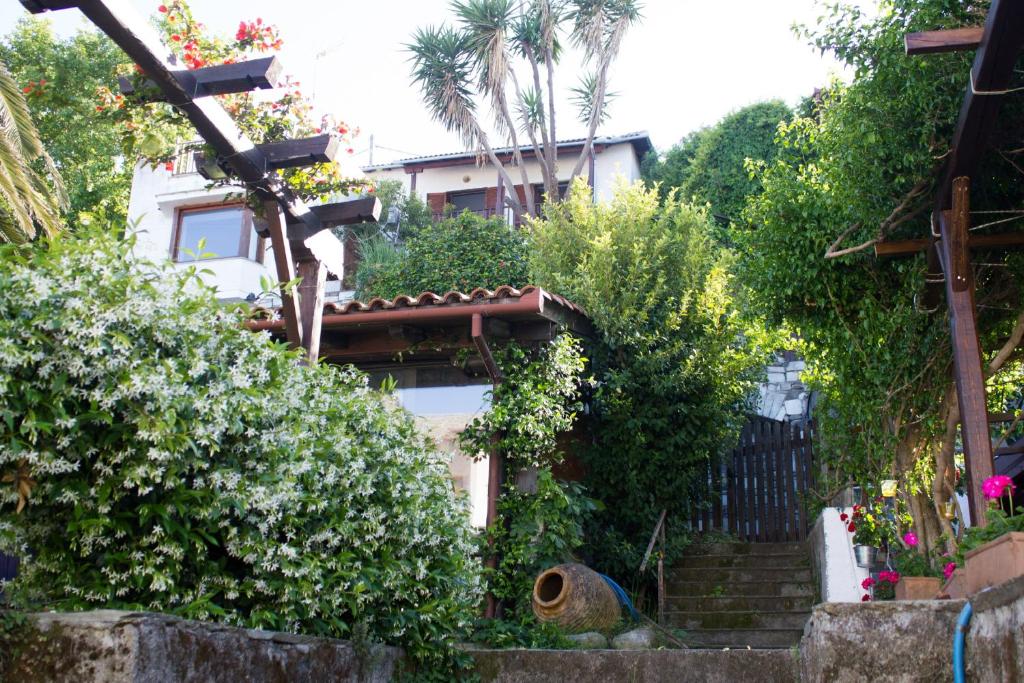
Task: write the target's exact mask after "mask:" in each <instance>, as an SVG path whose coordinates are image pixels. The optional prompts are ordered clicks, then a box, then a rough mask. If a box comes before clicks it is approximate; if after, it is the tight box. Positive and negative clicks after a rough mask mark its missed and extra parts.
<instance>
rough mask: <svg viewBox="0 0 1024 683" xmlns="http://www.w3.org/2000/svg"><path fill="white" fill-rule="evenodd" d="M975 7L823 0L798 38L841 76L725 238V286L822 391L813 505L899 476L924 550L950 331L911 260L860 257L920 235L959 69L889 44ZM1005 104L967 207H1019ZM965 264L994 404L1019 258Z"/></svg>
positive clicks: (949, 478) (973, 15)
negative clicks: (735, 282) (728, 240)
mask: <svg viewBox="0 0 1024 683" xmlns="http://www.w3.org/2000/svg"><path fill="white" fill-rule="evenodd" d="M983 12H984V7H982V6H980V5H978V4H974V3H967V4H964V3H949V2H945V1H944V0H927V1H925V2H920V1H916V0H915V1H913V2H912V1H910V0H888V1H887V2H884V3H882V7H881V9H880V12H879V13H878V15H877V16H872V17H865V16H864V15H863V14H862V13H861V11H860V10H859V9H858V8H857V7H854V6H846V5H839V6H835V7H831V8H830V9H829V11H828V13H827V14H826V15H825V16H824V17H823V19H822V23H821V24H820V25H819V26H818V28H817V29H816V31H815V32H814V33H813V34H811V37H812V39H813V41H814V43H815V45H816V46H817V47H818V48H820V49H822V50H826V51H831V52H832V53H834V54H835V55H836V56H837V57H838V58H839V59H840V60H841V61H843V62H845V63H846V64H848V65H849V66H850V67H851V69H852V70H853V71H854V73H855V78H854V80H853V82H852V83H850V84H849V85H842V84H839V83H836V84H833V85H832V86H831V87H830V88H829V89H828V90H827V91H825V92H824V93H822V94H821V96H820V98H819V102H818V105H817V107H816V109H815V111H814V112H813V115H812V116H805V117H800V118H797V119H795V120H794V121H792V122H791V123H789V124H786V125H785V126H783V127H782V129H781V131H780V152H779V156H778V157H777V158H776V160H775V161H774V162H771V163H763V164H758V165H756V166H755V169H756V171H757V174H758V179H759V181H760V183H761V184H762V185H763V188H764V191H763V192H762V193H761V194H756V195H753V196H752V197H751V198H750V200H749V204H748V206H747V209H746V212H745V214H744V219H745V220H744V221H743V222H742V223H741V224H740V226H738V228H737V229H736V230H735V231H734V233H733V234H734V237H735V239H736V240H737V241H738V243H739V244H740V258H739V261H738V267H737V272H738V276H739V278H740V279H741V280H742V281H743V282H744V283H745V284H746V285H747V286H748V288H749V290H750V291H751V292H752V302H753V304H754V306H755V307H756V309H757V310H759V311H761V312H763V313H764V314H765V315H767V316H768V317H769V319H770V320H771V321H787V322H788V323H789V324H790V325H792V326H793V327H794V328H795V329H796V330H797V331H798V332H799V334H800V335H801V337H802V339H803V340H804V342H805V347H804V353H805V355H806V357H807V359H808V361H809V363H810V375H811V377H810V379H811V381H812V382H813V383H814V384H815V386H816V387H817V388H818V389H819V390H820V391H821V395H822V401H821V403H820V405H819V410H818V416H819V419H820V422H821V429H822V433H823V441H824V443H825V448H824V449H822V450H821V451H820V452H821V453H822V457H823V458H824V459H825V461H826V465H827V468H826V472H825V475H824V485H825V489H826V491H824V492H823V493H824V496H823V497H824V498H825V499H827V498H828V497H829V495H830V493H831V492H832V491H834V490H836V489H838V488H841V487H843V486H845V485H848V484H850V483H860V484H863V485H868V484H871V483H873V482H877V481H878V480H879V479H881V478H891V477H894V478H897V479H899V480H900V482H901V492H902V495H903V496H904V498H905V500H906V502H907V506H908V510H909V511H910V513H911V515H912V516H913V518H914V523H915V525H916V527H917V528H916V531H917V535H918V537H919V538H920V539H921V541H922V543H921V546H920V548H919V551H920V552H923V553H927V552H930V550H931V549H932V548H934V547H936V545H937V544H939V543H940V540H939V539H940V537H941V536H943V535H945V536H946V537H947V538H948V539H950V541H951V542H952V538H953V533H952V529H951V527H950V525H949V523H948V522H947V521H946V520H945V518H944V516H943V515H942V505H943V504H944V503H945V502H946V501H947V500H949V498H950V496H951V495H952V492H953V488H954V486H955V479H956V476H955V475H956V468H955V463H954V451H955V447H956V442H957V424H958V421H959V413H958V408H957V405H956V395H955V392H954V391H953V386H952V381H951V370H952V368H951V353H950V348H949V340H948V336H949V327H948V323H947V321H946V320H945V316H944V315H943V314H942V312H941V310H942V309H939V312H931V311H928V310H924V308H923V305H922V304H923V302H922V299H921V293H922V288H923V286H924V274H925V272H926V264H925V258H924V256H923V255H922V256H918V257H916V258H911V259H904V260H879V259H876V258H874V257H873V255H872V254H871V253H870V252H869V251H867V250H868V249H870V247H871V246H873V245H874V244H875V243H876V242H878V241H879V240H882V239H885V238H890V237H892V238H901V237H923V236H927V235H928V234H930V230H931V226H930V221H929V214H930V211H931V207H932V197H933V194H934V188H935V185H936V183H937V171H938V170H939V168H940V166H941V160H942V159H943V158H944V157H945V156H946V154H947V153H948V152H949V141H950V139H951V136H952V133H953V130H954V126H955V122H956V119H957V113H958V110H959V106H960V103H961V100H962V97H963V91H964V83H965V80H966V78H967V73H968V70H969V68H970V59H969V57H967V56H964V55H958V54H947V55H933V56H929V57H926V58H908V57H906V56H905V54H904V52H903V36H904V35H905V34H906V33H907V32H909V31H919V30H930V29H936V28H951V27H957V26H964V25H977V24H979V23H981V19H982V15H983ZM1007 105H1008V107H1007V108H1004V110H1003V121H1004V122H1005V123H1004V125H1006V126H1008V128H1007V129H1004V131H1003V132H1002V134H1001V135H1002V136H1003V137H1001V138H999V139H997V141H996V145H997V149H996V150H995V151H994V152H993V153H991V154H990V155H989V156H988V157H987V159H986V160H985V162H984V164H983V166H982V168H981V170H980V171H979V173H978V174H977V176H976V177H975V178H973V179H972V188H973V191H972V205H973V207H974V208H975V209H977V210H981V211H985V210H1005V209H1007V208H1013V207H1018V206H1020V205H1021V203H1022V200H1024V193H1022V191H1021V183H1020V176H1019V175H1018V174H1017V171H1015V170H1014V169H1013V166H1012V158H1013V154H1020V150H1019V149H1018V150H1015V151H1014V150H1010V149H1008V148H1003V149H998V148H999V147H1001V146H1002V145H1001V140H1012V139H1017V140H1019V139H1020V133H1021V128H1020V121H1021V120H1022V119H1021V117H1020V114H1021V106H1020V104H1019V103H1009V102H1008V103H1007ZM1014 146H1015V147H1019V145H1014ZM1008 159H1009V162H1008V161H1007V160H1008ZM981 215H983V214H981ZM745 225H749V226H751V227H750V229H747V228H746V227H745ZM974 253H975V255H976V261H977V263H976V264H975V276H976V280H977V285H978V291H977V300H978V304H979V313H978V324H979V331H980V335H981V341H982V347H983V349H984V350H985V356H986V358H985V360H986V363H987V366H988V372H989V374H990V377H989V388H990V390H993V391H992V392H991V393H990V397H991V399H992V400H993V402H994V404H996V403H998V402H999V401H1000V400H1002V399H1003V398H1005V397H1007V396H1008V395H1009V394H1010V393H1012V386H1013V384H1014V382H1015V381H1018V383H1017V384H1016V386H1017V387H1019V376H1020V374H1019V369H1020V368H1019V360H1018V357H1017V355H1016V353H1015V352H1014V350H1013V347H1014V346H1015V345H1016V342H1015V341H1013V339H1014V337H1015V335H1016V334H1017V333H1019V332H1024V317H1021V316H1020V315H1019V312H1020V308H1021V304H1020V301H1021V286H1020V285H1021V282H1022V280H1021V276H1022V275H1024V270H1022V269H1024V262H1022V260H1021V259H1020V258H1019V256H1016V255H1013V256H1009V257H1005V255H1000V254H986V253H985V252H978V251H975V252H974ZM1004 257H1005V260H1003V259H1004ZM993 263H995V264H997V265H995V266H992V265H989V264H993ZM1017 338H1019V336H1018V337H1017ZM1007 339H1010V340H1011V343H1009V345H1007V344H1006V340H1007ZM1008 381H1009V384H1007V382H1008ZM993 407H996V405H993Z"/></svg>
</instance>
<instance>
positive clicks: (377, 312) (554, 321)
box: [247, 285, 591, 365]
mask: <svg viewBox="0 0 1024 683" xmlns="http://www.w3.org/2000/svg"><path fill="white" fill-rule="evenodd" d="M257 312H258V313H260V314H262V315H263V316H264V319H262V320H251V321H249V322H248V323H247V325H248V327H249V328H250V329H252V330H257V331H258V330H269V331H270V332H271V333H273V334H277V335H283V334H284V320H283V319H282V318H281V310H280V309H279V308H275V309H257ZM323 312H324V315H323V322H322V336H321V346H320V348H321V356H322V357H324V358H325V359H328V360H332V361H334V362H350V363H355V364H357V365H367V364H375V363H387V362H389V361H393V360H395V359H396V358H403V359H404V360H405V362H414V361H416V360H424V361H427V360H432V359H437V358H445V357H448V356H450V355H451V354H452V353H453V352H454V351H457V350H458V349H461V348H471V347H472V340H471V339H470V325H471V322H472V319H473V316H475V315H480V316H481V317H482V318H483V320H484V321H485V322H486V323H487V328H488V330H489V332H490V334H492V335H493V336H495V337H496V338H505V339H513V340H516V341H519V342H532V341H542V340H545V339H551V338H553V337H554V335H555V334H557V332H558V330H559V329H563V328H564V329H568V330H570V331H572V332H575V333H577V334H582V335H589V334H590V333H591V325H590V320H589V319H588V318H587V315H586V313H585V312H584V311H583V309H582V308H580V307H579V306H577V305H576V304H574V303H573V302H571V301H569V300H568V299H566V298H565V297H563V296H559V295H557V294H552V293H551V292H547V291H545V290H543V289H541V288H540V287H535V286H533V285H529V286H526V287H523V288H521V289H516V288H515V287H510V286H503V287H498V288H497V289H495V290H489V289H483V288H477V289H474V290H473V291H471V292H469V293H468V294H465V293H463V292H456V291H452V292H448V293H446V294H444V295H438V294H435V293H433V292H422V293H420V294H419V295H417V296H405V295H403V296H397V297H395V298H393V299H382V298H374V299H371V300H369V301H367V302H361V301H349V302H344V303H333V302H332V303H327V304H325V305H324V309H323Z"/></svg>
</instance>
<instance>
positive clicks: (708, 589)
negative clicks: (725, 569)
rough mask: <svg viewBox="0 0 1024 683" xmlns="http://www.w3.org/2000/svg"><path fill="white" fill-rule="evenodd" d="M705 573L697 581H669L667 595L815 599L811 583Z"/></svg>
mask: <svg viewBox="0 0 1024 683" xmlns="http://www.w3.org/2000/svg"><path fill="white" fill-rule="evenodd" d="M709 576H712V577H713V576H714V575H712V574H710V573H709V572H707V571H706V570H705V571H704V573H703V575H702V577H701V578H698V579H695V580H690V581H686V580H682V579H676V580H669V581H667V582H666V583H665V594H666V595H667V596H669V597H679V598H703V597H716V596H725V595H732V596H738V595H746V596H779V597H794V598H795V597H813V596H814V586H813V585H811V582H810V581H788V580H786V579H777V580H765V581H726V580H724V579H719V578H707V577H709Z"/></svg>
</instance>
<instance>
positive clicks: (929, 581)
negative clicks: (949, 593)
mask: <svg viewBox="0 0 1024 683" xmlns="http://www.w3.org/2000/svg"><path fill="white" fill-rule="evenodd" d="M941 588H942V579H939V578H936V577H934V576H901V577H900V580H899V581H898V582H897V583H896V599H897V600H933V599H934V598H935V596H936V595H938V594H939V590H940V589H941Z"/></svg>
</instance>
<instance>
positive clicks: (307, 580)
mask: <svg viewBox="0 0 1024 683" xmlns="http://www.w3.org/2000/svg"><path fill="white" fill-rule="evenodd" d="M130 247H131V243H130V242H129V243H128V244H127V245H123V244H119V243H116V242H115V241H113V240H112V239H111V238H109V237H107V236H105V235H103V234H100V233H98V232H96V231H92V232H86V233H85V234H84V235H82V236H79V237H76V238H73V239H72V238H66V239H58V240H54V241H52V242H49V243H47V244H37V245H34V247H33V248H32V249H31V251H30V252H28V253H27V254H25V253H23V252H16V251H14V250H13V249H11V248H9V247H0V478H3V480H4V481H5V482H6V483H4V484H0V512H2V516H0V550H2V551H3V552H7V553H13V554H17V555H20V556H21V557H22V559H23V563H22V565H21V575H20V576H19V577H18V578H17V579H16V580H15V581H14V582H13V583H12V584H11V585H9V586H7V587H6V589H7V592H8V594H9V597H10V598H11V600H12V601H14V603H15V604H16V605H18V606H22V607H34V608H40V607H44V608H53V609H62V610H79V609H92V608H97V607H113V608H124V609H140V610H142V609H144V610H157V611H163V612H170V613H174V614H179V615H182V616H185V617H189V618H198V619H212V620H218V621H225V622H228V623H231V624H237V625H243V626H247V627H254V628H265V629H280V630H286V631H301V632H304V633H312V634H318V635H329V636H339V637H344V636H350V635H351V634H352V632H353V629H354V628H356V627H358V629H359V630H358V631H357V632H362V631H364V630H365V632H366V633H368V634H369V635H370V636H371V637H374V638H377V639H380V640H384V641H387V642H396V643H400V644H403V645H405V646H406V647H407V648H408V649H409V651H410V652H411V653H412V654H414V655H417V656H426V655H428V654H429V653H431V652H436V651H437V649H436V648H438V647H439V646H440V645H443V644H444V643H446V642H449V641H450V640H451V639H452V638H453V637H454V635H455V634H457V633H458V632H459V631H460V630H461V629H462V628H463V627H464V626H466V625H467V624H468V623H469V621H470V619H471V618H472V616H473V614H474V610H475V605H476V602H477V595H478V584H479V574H478V566H477V563H476V562H475V561H474V560H472V559H471V555H472V553H473V543H474V540H473V537H472V534H471V531H470V527H469V523H468V516H467V511H466V506H465V504H464V501H463V500H462V499H461V498H459V497H456V495H455V494H454V493H453V490H452V485H451V480H450V478H449V474H448V468H447V465H446V462H445V459H444V458H443V457H442V456H441V455H439V454H438V453H436V452H435V451H433V450H432V449H431V448H430V447H428V445H427V444H425V443H424V442H423V441H422V439H421V438H420V437H419V436H418V435H417V433H416V431H415V429H414V426H413V423H412V421H411V418H410V417H409V416H408V415H407V414H406V413H404V412H402V411H401V410H399V409H397V408H393V407H390V406H389V402H387V401H386V400H384V398H383V397H382V396H381V394H379V393H378V392H376V391H374V390H371V389H369V388H368V387H367V383H366V381H365V378H364V377H363V376H362V375H361V374H360V373H358V372H356V371H354V370H352V369H342V368H338V367H334V366H329V365H320V366H316V367H304V366H301V365H300V364H299V363H298V362H297V360H298V356H297V355H296V354H295V353H294V352H291V351H288V350H287V349H286V347H285V346H284V345H282V344H279V343H274V342H272V341H271V340H270V339H269V338H268V337H266V336H263V335H259V334H254V333H251V332H248V331H246V330H245V329H244V328H243V327H242V326H241V324H240V322H241V319H242V318H241V316H240V315H239V314H238V313H236V312H232V311H226V310H224V309H222V308H221V307H220V306H219V304H218V303H217V302H216V301H215V299H214V297H213V293H212V291H211V290H209V289H207V288H205V287H204V286H203V285H202V284H201V283H200V282H199V281H198V279H197V278H196V276H195V270H194V269H188V270H185V271H174V270H171V269H170V267H168V266H157V265H154V264H148V263H140V262H136V261H133V260H132V259H131V258H130ZM19 507H20V508H22V509H21V512H20V514H16V509H17V508H19Z"/></svg>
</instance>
